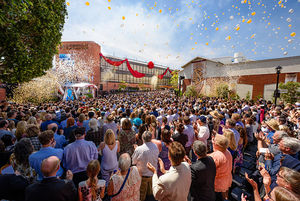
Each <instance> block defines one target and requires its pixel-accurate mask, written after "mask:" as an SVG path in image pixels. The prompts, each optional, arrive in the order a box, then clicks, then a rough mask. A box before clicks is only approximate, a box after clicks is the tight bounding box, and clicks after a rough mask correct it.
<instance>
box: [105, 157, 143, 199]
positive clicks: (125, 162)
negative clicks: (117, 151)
mask: <svg viewBox="0 0 300 201" xmlns="http://www.w3.org/2000/svg"><path fill="white" fill-rule="evenodd" d="M130 166H131V158H130V155H129V154H128V153H124V154H122V155H121V156H120V159H119V169H120V171H117V172H116V174H114V175H113V176H112V177H111V180H110V182H109V184H108V187H107V194H108V195H110V196H112V195H115V194H117V193H118V192H119V191H120V188H121V186H122V184H123V183H124V180H125V178H126V175H127V174H128V178H127V180H126V182H125V185H124V187H123V189H121V192H120V193H119V194H118V195H116V196H113V197H112V199H111V200H112V201H124V200H130V201H139V200H140V186H141V176H140V174H139V171H138V169H137V167H136V166H131V167H130Z"/></svg>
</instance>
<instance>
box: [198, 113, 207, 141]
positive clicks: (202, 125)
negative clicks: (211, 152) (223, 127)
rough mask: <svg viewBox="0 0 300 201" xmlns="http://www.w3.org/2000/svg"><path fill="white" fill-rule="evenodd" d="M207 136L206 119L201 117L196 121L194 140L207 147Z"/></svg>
mask: <svg viewBox="0 0 300 201" xmlns="http://www.w3.org/2000/svg"><path fill="white" fill-rule="evenodd" d="M209 134H210V133H209V129H208V127H207V125H206V117H205V116H203V115H202V116H200V117H199V119H198V120H197V129H195V136H196V139H197V140H199V141H201V142H203V143H204V144H205V145H207V139H208V138H209Z"/></svg>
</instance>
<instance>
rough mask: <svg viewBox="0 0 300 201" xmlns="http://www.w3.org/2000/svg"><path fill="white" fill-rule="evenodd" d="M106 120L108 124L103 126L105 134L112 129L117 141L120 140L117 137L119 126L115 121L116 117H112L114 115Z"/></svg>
mask: <svg viewBox="0 0 300 201" xmlns="http://www.w3.org/2000/svg"><path fill="white" fill-rule="evenodd" d="M106 120H107V123H105V124H104V125H103V133H106V131H107V130H108V129H111V130H113V131H114V133H115V137H116V139H118V137H117V134H118V125H117V124H116V123H115V121H114V120H115V117H114V115H112V114H110V115H108V116H107V118H106Z"/></svg>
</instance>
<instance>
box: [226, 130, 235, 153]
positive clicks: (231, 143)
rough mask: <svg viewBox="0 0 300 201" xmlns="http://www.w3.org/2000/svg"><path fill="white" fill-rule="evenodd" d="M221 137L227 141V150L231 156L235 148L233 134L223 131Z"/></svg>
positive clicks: (229, 131)
mask: <svg viewBox="0 0 300 201" xmlns="http://www.w3.org/2000/svg"><path fill="white" fill-rule="evenodd" d="M223 135H224V136H225V137H226V138H227V139H228V150H229V151H230V153H231V155H233V154H234V152H235V150H236V148H237V143H236V141H235V139H234V133H233V132H232V131H231V130H229V129H226V130H224V133H223Z"/></svg>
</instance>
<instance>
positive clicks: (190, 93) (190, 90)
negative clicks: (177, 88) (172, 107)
mask: <svg viewBox="0 0 300 201" xmlns="http://www.w3.org/2000/svg"><path fill="white" fill-rule="evenodd" d="M184 95H185V96H187V97H197V96H198V92H197V90H196V87H195V86H194V85H189V86H187V88H186V91H185V92H184Z"/></svg>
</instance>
